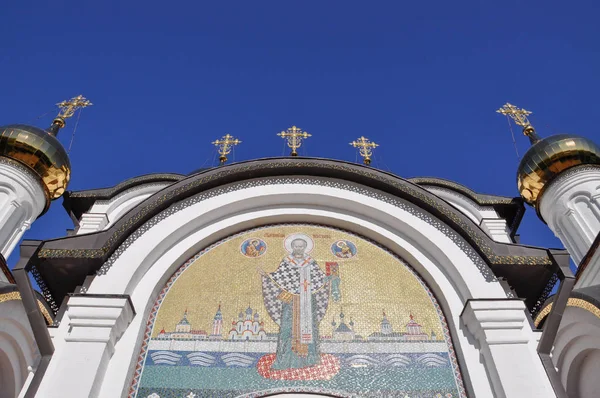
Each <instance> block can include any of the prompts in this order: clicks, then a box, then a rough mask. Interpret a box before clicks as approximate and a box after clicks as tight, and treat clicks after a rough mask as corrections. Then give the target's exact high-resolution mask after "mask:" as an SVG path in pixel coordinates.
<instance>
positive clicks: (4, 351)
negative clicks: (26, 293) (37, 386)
mask: <svg viewBox="0 0 600 398" xmlns="http://www.w3.org/2000/svg"><path fill="white" fill-rule="evenodd" d="M39 360H40V354H39V351H38V349H37V345H36V343H35V340H34V338H33V333H32V331H31V327H30V326H29V320H28V319H27V315H26V314H25V309H24V308H23V305H22V303H21V300H9V301H5V302H2V303H0V398H15V397H17V395H18V394H19V392H20V391H21V388H22V387H23V385H24V384H25V382H26V381H27V379H28V377H29V374H30V371H29V370H28V368H29V367H33V368H35V367H36V366H37V364H38V362H39Z"/></svg>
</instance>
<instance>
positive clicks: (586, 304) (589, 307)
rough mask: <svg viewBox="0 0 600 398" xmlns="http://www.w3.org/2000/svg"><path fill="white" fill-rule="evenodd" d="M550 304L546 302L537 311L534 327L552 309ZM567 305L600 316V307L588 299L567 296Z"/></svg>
mask: <svg viewBox="0 0 600 398" xmlns="http://www.w3.org/2000/svg"><path fill="white" fill-rule="evenodd" d="M552 304H553V303H548V304H546V306H545V307H544V308H542V309H541V310H540V312H538V314H537V316H536V317H535V320H534V322H533V323H534V324H535V327H539V325H540V324H541V323H542V321H543V320H544V319H546V317H547V316H548V314H549V313H550V311H551V310H552ZM567 307H577V308H582V309H584V310H586V311H589V312H591V313H592V314H594V315H595V316H597V317H598V318H600V308H598V307H597V306H596V305H595V304H593V303H591V302H590V301H587V300H585V299H583V298H576V297H569V299H568V300H567Z"/></svg>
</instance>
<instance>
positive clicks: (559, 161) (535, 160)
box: [517, 134, 600, 207]
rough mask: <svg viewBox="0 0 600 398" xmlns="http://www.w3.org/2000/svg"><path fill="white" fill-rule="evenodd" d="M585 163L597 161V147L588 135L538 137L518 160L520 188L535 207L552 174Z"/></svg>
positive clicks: (597, 163) (598, 161) (599, 158)
mask: <svg viewBox="0 0 600 398" xmlns="http://www.w3.org/2000/svg"><path fill="white" fill-rule="evenodd" d="M584 164H596V165H600V148H599V147H598V146H597V145H596V144H594V143H593V142H592V141H591V140H588V139H587V138H583V137H578V136H575V135H569V134H560V135H554V136H551V137H547V138H544V139H543V140H540V141H537V142H536V143H535V144H533V145H532V146H531V148H529V150H528V151H527V152H526V153H525V156H523V159H521V163H520V164H519V168H518V171H517V186H518V188H519V192H520V193H521V196H522V197H523V199H525V201H526V202H527V203H529V204H530V205H532V206H534V207H537V205H538V199H539V198H540V197H541V194H542V192H543V190H544V188H545V187H546V185H547V184H548V183H549V182H550V181H551V180H552V179H553V178H554V177H556V176H557V175H558V174H560V173H562V172H563V171H565V170H567V169H569V168H571V167H574V166H579V165H584Z"/></svg>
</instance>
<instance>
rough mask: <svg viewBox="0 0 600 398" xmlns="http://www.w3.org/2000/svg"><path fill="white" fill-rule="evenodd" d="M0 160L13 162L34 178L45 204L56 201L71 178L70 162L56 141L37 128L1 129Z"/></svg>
mask: <svg viewBox="0 0 600 398" xmlns="http://www.w3.org/2000/svg"><path fill="white" fill-rule="evenodd" d="M0 156H4V157H7V158H9V159H13V160H16V161H18V162H20V163H22V164H24V165H25V166H27V167H29V168H30V169H31V170H33V171H34V172H35V174H37V175H38V176H39V177H40V179H41V182H42V185H43V186H44V188H45V190H46V197H47V199H48V200H54V199H58V198H59V197H60V196H61V195H62V194H63V193H64V192H65V190H66V189H67V185H68V184H69V180H70V178H71V162H70V161H69V157H68V156H67V152H66V151H65V149H64V148H63V146H62V145H61V143H60V142H59V141H58V139H57V138H56V137H54V136H53V135H51V134H50V133H48V132H47V131H44V130H42V129H40V128H38V127H34V126H28V125H24V124H11V125H8V126H4V127H0Z"/></svg>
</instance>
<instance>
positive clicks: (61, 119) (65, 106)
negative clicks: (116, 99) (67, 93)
mask: <svg viewBox="0 0 600 398" xmlns="http://www.w3.org/2000/svg"><path fill="white" fill-rule="evenodd" d="M92 105H93V104H92V103H91V102H90V101H89V100H88V99H87V98H85V97H84V96H83V95H78V96H77V97H73V98H71V99H70V100H68V101H62V102H59V103H58V104H56V106H58V107H59V108H60V112H58V115H57V116H56V117H55V118H54V120H53V121H52V126H50V129H49V131H48V132H49V133H50V134H52V135H54V136H56V134H57V133H58V130H59V129H61V128H63V127H65V124H66V121H65V119H68V118H70V117H72V116H73V115H74V114H75V111H76V110H77V109H83V108H86V107H88V106H92Z"/></svg>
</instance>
